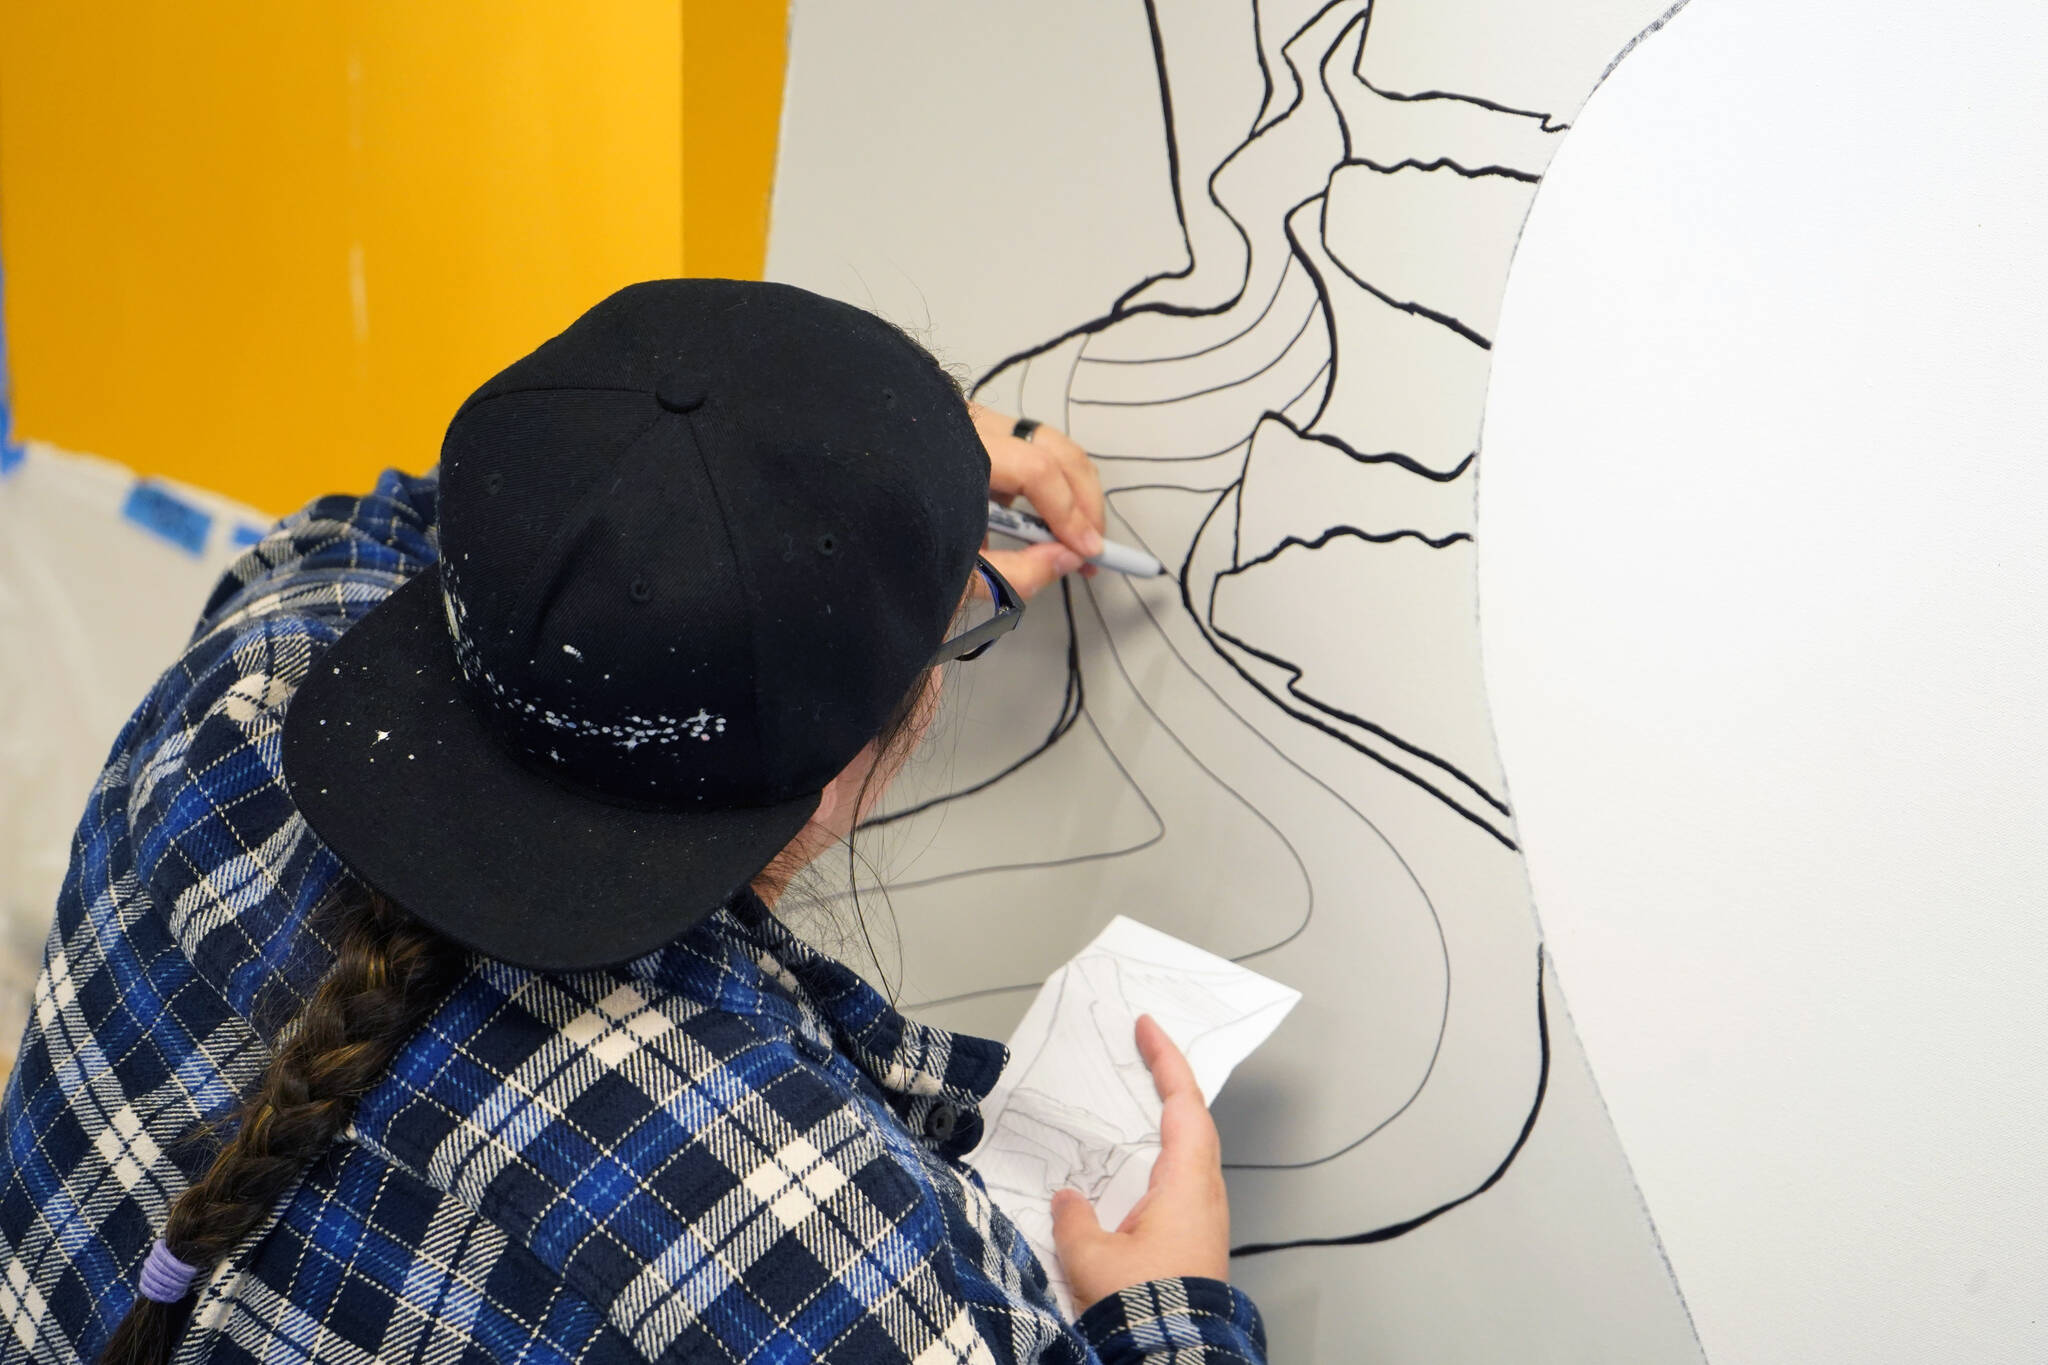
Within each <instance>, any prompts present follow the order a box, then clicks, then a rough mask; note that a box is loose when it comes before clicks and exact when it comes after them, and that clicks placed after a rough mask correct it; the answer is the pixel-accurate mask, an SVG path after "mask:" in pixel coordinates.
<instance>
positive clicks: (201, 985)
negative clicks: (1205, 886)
mask: <svg viewBox="0 0 2048 1365" xmlns="http://www.w3.org/2000/svg"><path fill="white" fill-rule="evenodd" d="M436 491H437V484H436V482H435V480H434V478H433V476H431V475H430V476H428V477H427V478H424V479H414V478H408V477H406V476H403V475H400V474H397V473H387V474H386V475H385V476H384V477H383V478H382V479H381V480H380V481H379V483H378V485H377V488H376V491H375V492H373V493H372V494H370V495H368V496H366V497H363V498H360V499H358V498H346V497H333V498H326V499H322V500H320V501H319V502H316V503H314V504H313V505H312V506H311V507H310V508H308V509H307V510H306V511H304V512H302V513H300V514H298V515H297V516H294V517H291V518H288V519H287V520H285V521H284V522H283V523H282V524H280V525H279V526H278V527H277V528H276V529H275V530H274V531H272V533H271V534H270V535H269V536H268V537H267V538H266V539H264V540H263V541H262V542H261V543H259V544H257V545H256V546H254V547H253V548H252V549H251V550H250V551H249V552H248V553H247V554H245V555H244V556H243V557H242V558H241V559H240V560H239V561H237V562H236V564H235V565H234V566H233V567H232V569H231V570H230V571H229V573H228V575H227V576H226V577H225V578H224V580H223V581H222V583H221V584H220V586H219V588H218V589H217V590H216V591H215V593H214V595H213V597H212V599H211V600H210V601H209V602H208V604H207V606H206V609H205V612H204V614H203V616H202V618H201V620H200V623H199V627H198V629H197V631H196V632H195V634H194V637H193V640H192V643H191V644H190V646H189V647H188V648H187V650H186V652H185V654H184V656H183V657H182V658H181V659H179V661H178V662H177V663H176V664H175V665H174V666H173V667H172V668H171V669H170V670H169V671H168V672H167V673H166V674H165V675H164V676H163V678H162V679H161V680H160V681H159V682H158V683H157V685H156V687H155V688H154V689H153V690H152V691H151V692H150V694H149V696H148V697H147V698H146V699H145V700H144V701H143V703H142V705H141V707H140V708H139V709H138V710H137V711H136V712H135V714H134V716H133V717H132V718H131V719H130V721H129V722H128V724H127V726H126V728H125V729H124V730H123V731H122V733H121V735H120V737H119V739H118V740H117V741H116V742H115V745H114V749H113V752H112V754H111V756H110V757H109V759H108V762H107V766H106V768H105V770H104V771H103V772H102V773H101V775H100V778H99V781H98V783H97V784H96V786H95V788H94V790H93V793H92V796H91V799H90V801H89V803H88V805H87V808H86V812H85V816H84V819H83V821H82V822H81V824H80V825H79V828H78V833H77V836H76V841H75V844H74V847H73V852H72V859H71V866H70V871H69V874H68V876H67V877H66V880H65V883H64V888H63V892H62V894H61V896H60V898H59V902H58V907H57V919H56V926H55V929H54V931H53V932H52V934H51V937H50V941H49V945H48V947H47V949H46V951H45V962H44V968H43V972H42V975H41V977H40V979H39V981H38V982H37V985H36V990H35V999H34V1005H33V1014H32V1017H31V1019H30V1021H29V1025H28V1030H27V1034H26V1037H25V1039H24V1041H23V1044H22V1047H21V1052H20V1057H19V1061H18V1063H17V1065H16V1067H15V1070H14V1073H13V1076H12V1077H11V1079H10V1081H9V1083H8V1086H7V1092H6V1100H5V1108H4V1113H0V1121H4V1125H5V1136H6V1147H5V1151H4V1152H0V1361H14V1360H22V1359H35V1360H44V1361H76V1360H79V1359H81V1358H89V1357H91V1356H92V1355H94V1354H95V1353H96V1352H97V1351H98V1349H99V1348H100V1346H101V1344H102V1343H103V1342H104V1341H105V1339H106V1337H107V1334H108V1333H109V1331H110V1330H111V1329H112V1327H113V1326H114V1324H115V1323H116V1322H117V1321H118V1320H119V1319H120V1317H121V1315H122V1314H123V1313H124V1312H125V1311H126V1310H127V1308H128V1305H129V1303H130V1301H131V1298H132V1296H133V1293H134V1290H133V1285H134V1283H135V1277H136V1274H137V1272H138V1270H139V1268H140V1266H141V1263H142V1261H143V1258H144V1256H145V1255H146V1253H147V1251H148V1248H149V1245H150V1243H151V1241H152V1239H153V1238H155V1236H156V1235H157V1233H158V1231H159V1230H160V1228H161V1227H162V1224H163V1219H164V1215H165V1212H166V1210H167V1209H168V1207H169V1205H170V1202H171V1201H172V1199H174V1198H175V1197H176V1196H177V1194H178V1193H179V1192H180V1191H181V1190H183V1189H184V1188H185V1187H186V1185H187V1183H188V1182H189V1181H190V1180H191V1179H192V1178H193V1177H194V1175H195V1174H196V1173H197V1172H198V1171H199V1170H200V1169H202V1168H203V1166H204V1164H205V1162H206V1160H207V1159H208V1157H209V1155H210V1153H209V1150H208V1149H207V1148H206V1146H205V1145H204V1144H203V1142H201V1141H200V1140H198V1139H196V1138H195V1137H194V1134H195V1131H197V1130H198V1129H199V1128H200V1126H201V1125H203V1124H205V1123H206V1122H208V1121H209V1120H215V1119H218V1118H220V1117H221V1116H222V1115H224V1114H226V1113H227V1112H228V1111H229V1110H230V1109H231V1108H232V1107H233V1105H234V1103H235V1100H236V1097H237V1095H238V1094H239V1093H240V1092H242V1091H244V1090H245V1089H247V1088H248V1087H249V1086H250V1085H251V1084H252V1083H253V1081H254V1079H255V1078H256V1076H257V1074H258V1073H259V1072H260V1071H261V1069H262V1068H263V1066H264V1065H265V1063H266V1061H267V1060H268V1058H269V1056H270V1049H271V1047H272V1046H273V1045H274V1043H275V1042H276V1039H277V1035H278V1031H279V1029H280V1028H281V1027H283V1026H284V1025H285V1022H286V1021H288V1020H289V1018H290V1017H291V1015H292V1014H293V1013H295V1011H296V1010H297V1008H298V1006H299V1005H300V1004H301V1003H302V1002H303V1000H304V999H305V997H306V996H307V995H308V994H309V993H310V990H311V988H312V986H313V985H314V984H315V983H316V982H317V981H318V979H319V977H320V976H321V975H322V973H323V972H324V971H325V970H326V968H327V966H328V965H329V963H330V962H331V961H332V949H331V946H330V945H329V944H328V943H327V942H325V941H323V940H322V938H321V936H320V931H319V919H318V917H317V916H316V915H315V914H314V912H315V911H316V910H317V909H318V908H319V907H320V906H321V905H322V904H323V903H324V902H325V900H326V899H327V897H328V895H329V892H330V891H331V889H332V888H333V887H334V885H335V883H336V881H337V880H338V878H339V877H340V876H341V875H342V872H341V868H340V866H339V864H338V863H337V862H336V860H335V858H334V857H333V855H332V854H331V853H329V852H328V851H327V850H326V849H325V848H324V847H323V846H322V845H321V844H320V843H319V841H318V840H317V839H315V838H314V837H313V836H312V834H311V833H310V831H309V830H308V829H307V827H306V824H305V822H304V820H303V819H302V818H301V817H300V816H299V815H298V813H297V811H296V810H295V809H294V808H293V806H292V803H291V801H290V799H289V798H288V796H287V795H286V792H285V787H284V784H283V781H282V779H281V776H280V772H279V758H278V740H279V730H280V727H281V722H282V716H283V712H284V708H285V705H286V703H287V702H288V701H289V699H290V697H291V696H292V694H293V692H294V690H295V689H296V687H297V685H298V684H299V682H300V681H301V680H302V679H303V678H304V677H305V676H306V675H307V672H308V671H309V670H310V669H311V668H313V667H315V666H317V664H318V662H319V658H320V654H321V651H322V650H323V649H324V648H325V647H326V646H327V645H328V644H330V643H332V642H333V641H334V640H335V639H336V638H338V637H339V636H340V635H341V633H342V632H343V631H345V630H346V629H347V628H348V627H349V625H350V624H351V623H352V622H354V621H355V620H357V619H359V618H360V617H361V616H362V615H363V614H364V613H365V612H367V611H368V610H369V609H370V608H371V607H373V606H374V605H375V604H376V603H377V602H379V601H380V600H382V599H383V597H384V596H385V595H386V594H387V593H389V592H390V591H391V590H392V589H393V588H395V587H397V586H398V585H399V584H400V583H401V582H403V581H404V580H405V579H406V578H407V577H409V576H410V575H412V574H414V573H417V572H418V571H420V569H422V568H423V567H425V566H426V565H428V564H430V563H432V562H433V560H434V558H435V555H436V546H435V538H434V512H435V497H436ZM1003 1061H1004V1053H1003V1049H1002V1048H1001V1046H1000V1045H998V1044H996V1043H992V1042H989V1041H987V1040H985V1039H979V1038H970V1037H966V1036H960V1035H954V1034H949V1033H946V1032H943V1031H941V1030H937V1029H933V1028H928V1027H924V1026H921V1025H919V1024H917V1023H915V1022H912V1021H910V1020H907V1019H905V1018H904V1017H902V1016H901V1015H900V1014H898V1013H897V1012H896V1011H894V1010H893V1009H891V1008H890V1007H889V1006H888V1005H887V1003H886V1002H884V1001H883V1000H882V999H881V998H880V997H879V996H878V995H877V994H876V993H875V992H874V991H873V990H872V989H870V988H869V987H868V986H867V985H866V984H865V983H864V982H862V981H861V980H860V979H859V978H858V977H857V976H856V975H854V974H853V973H852V972H851V971H849V970H848V969H847V968H845V967H844V966H842V965H840V964H838V963H836V962H833V961H832V960H830V959H829V958H826V957H823V956H821V955H820V954H818V953H816V952H814V951H812V950H811V949H809V948H808V947H806V946H805V945H804V944H802V943H801V942H800V941H798V940H797V939H795V938H794V937H793V936H792V935H791V934H789V933H788V932H787V931H786V930H785V929H784V928H783V927H782V926H781V925H779V924H778V923H777V922H776V921H775V920H774V918H773V917H772V916H771V915H769V914H768V913H767V911H766V909H765V908H764V907H763V906H762V905H761V904H760V902H759V901H758V900H754V899H753V898H752V897H751V895H750V894H749V895H743V896H742V897H740V898H738V899H736V900H735V901H734V902H733V903H732V904H731V905H729V906H727V907H726V908H725V909H723V910H721V911H720V912H719V913H718V914H716V915H715V916H713V917H712V918H711V919H710V920H709V921H707V922H705V923H704V924H703V925H701V926H699V927H698V928H697V929H696V930H694V931H692V932H691V933H690V934H688V935H687V936H686V937H684V938H683V939H681V940H679V941H678V942H676V943H675V944H673V945H671V946H669V947H667V948H664V949H662V950H660V951H658V952H656V953H653V954H650V955H649V956H647V957H645V958H641V959H639V960H637V961H635V962H632V963H629V964H627V965H626V966H623V967H620V968H616V969H612V970H607V971H600V972H585V973H578V974H559V975H550V974H542V973H536V972H531V971H526V970H521V969H516V968H513V967H509V966H506V965H504V964H502V963H498V962H494V961H492V960H489V959H485V958H476V959H474V960H473V961H472V963H471V966H470V969H469V971H468V973H467V975H466V977H465V978H464V980H463V981H462V983H461V985H460V986H459V987H458V988H457V989H456V990H455V991H454V993H453V994H452V996H451V997H450V998H449V999H448V1000H447V1002H446V1003H445V1005H443V1006H442V1007H441V1008H440V1009H439V1010H438V1012H437V1013H436V1014H435V1015H434V1016H433V1017H432V1019H431V1020H430V1021H429V1022H428V1023H427V1025H426V1026H425V1027H424V1028H423V1029H422V1030H421V1032H420V1033H419V1035H418V1036H417V1037H415V1038H414V1039H413V1040H412V1041H411V1042H410V1043H409V1044H408V1045H407V1046H405V1047H404V1048H403V1049H402V1050H401V1052H400V1053H399V1054H398V1056H397V1057H396V1059H395V1061H394V1063H393V1065H392V1067H391V1070H390V1074H389V1076H388V1077H387V1078H386V1079H385V1080H384V1081H383V1082H382V1083H381V1084H380V1085H378V1086H377V1087H376V1088H375V1089H374V1090H372V1091H371V1092H370V1093H369V1094H368V1095H367V1096H365V1097H364V1099H363V1101H362V1102H361V1104H360V1106H359V1108H358V1110H357V1113H356V1117H355V1121H354V1123H353V1125H352V1126H351V1127H350V1129H349V1130H348V1132H347V1133H346V1134H345V1136H344V1137H343V1138H342V1139H341V1140H338V1141H336V1142H335V1143H333V1144H332V1145H331V1146H330V1147H329V1149H328V1150H327V1151H326V1152H325V1153H324V1154H323V1155H322V1156H321V1157H320V1158H318V1159H317V1160H315V1161H314V1162H313V1163H311V1165H310V1166H308V1168H307V1169H306V1170H305V1172H304V1174H303V1176H302V1178H301V1180H300V1181H299V1183H298V1185H297V1186H296V1187H295V1188H294V1189H293V1190H292V1191H291V1192H290V1193H288V1194H287V1195H286V1196H285V1197H283V1198H282V1199H281V1200H280V1201H279V1202H278V1204H277V1206H276V1207H275V1208H274V1209H273V1210H272V1214H271V1218H270V1220H269V1222H268V1224H267V1225H265V1226H263V1227H260V1228H259V1229H258V1230H257V1231H256V1232H255V1233H254V1234H253V1235H252V1236H251V1237H250V1238H249V1239H248V1240H247V1242H246V1243H245V1244H244V1245H242V1246H241V1247H239V1248H238V1249H237V1250H236V1251H235V1253H234V1254H233V1255H231V1256H230V1257H229V1258H228V1259H227V1260H226V1261H225V1262H223V1263H222V1264H221V1265H220V1266H218V1267H216V1268H215V1269H214V1270H213V1271H212V1272H211V1274H210V1275H209V1276H208V1277H206V1278H204V1279H203V1280H202V1282H201V1283H200V1285H199V1286H198V1288H197V1301H196V1304H195V1305H194V1308H193V1312H192V1317H191V1319H190V1323H189V1325H188V1327H187V1328H186V1330H185V1332H184V1335H183V1337H182V1338H181V1340H180V1344H179V1348H178V1352H177V1359H178V1360H180V1361H185V1362H194V1361H258V1360H261V1361H291V1362H319V1363H321V1365H325V1363H327V1362H333V1363H334V1365H342V1363H343V1362H348V1363H349V1365H353V1363H354V1362H363V1361H371V1360H435V1361H449V1362H470V1361H509V1360H515V1359H516V1360H520V1361H532V1362H543V1361H642V1360H656V1361H764V1362H765V1361H776V1362H801V1361H814V1360H815V1361H832V1362H886V1361H915V1362H920V1363H921V1365H937V1363H938V1362H947V1363H964V1362H997V1361H1001V1362H1009V1361H1046V1362H1081V1361H1102V1362H1113V1363H1115V1365H1126V1363H1128V1362H1138V1361H1166V1360H1172V1361H1182V1362H1197V1361H1199V1362H1255V1361H1261V1360H1262V1359H1263V1357H1264V1338H1263V1331H1262V1328H1261V1325H1260V1322H1259V1318H1258V1313H1257V1310H1256V1309H1255V1308H1254V1307H1253V1306H1252V1304H1251V1302H1250V1300H1248V1299H1247V1298H1245V1297H1244V1296H1243V1295H1242V1294H1241V1293H1239V1292H1238V1291H1237V1290H1235V1289H1233V1288H1231V1287H1229V1286H1227V1285H1224V1284H1222V1283H1220V1282H1217V1281H1214V1280H1203V1279H1171V1280H1159V1281H1154V1282H1152V1283H1150V1284H1146V1285H1141V1286H1139V1287H1137V1288H1135V1289H1131V1290H1127V1291H1125V1292H1124V1293H1122V1294H1120V1295H1117V1296H1115V1297H1112V1298H1109V1299H1106V1300H1104V1301H1102V1302H1101V1303H1098V1304H1096V1305H1095V1306H1093V1307H1092V1308H1090V1309H1089V1310H1088V1311H1087V1312H1086V1313H1085V1314H1083V1315H1082V1317H1081V1319H1080V1321H1079V1323H1078V1324H1075V1325H1069V1324H1067V1323H1065V1322H1063V1321H1062V1320H1061V1318H1060V1317H1059V1315H1058V1312H1057V1310H1056V1309H1055V1308H1054V1306H1053V1304H1052V1302H1051V1300H1050V1298H1049V1297H1048V1295H1047V1292H1046V1284H1045V1275H1044V1271H1043V1270H1042V1268H1041V1267H1040V1266H1039V1264H1038V1263H1037V1261H1036V1260H1035V1258H1034V1257H1033V1255H1032V1253H1031V1251H1030V1249H1029V1247H1028V1246H1027V1245H1026V1244H1025V1242H1024V1240H1023V1239H1022V1238H1021V1237H1020V1236H1019V1235H1018V1234H1017V1231H1016V1229H1015V1228H1014V1227H1013V1226H1012V1225H1011V1223H1010V1222H1009V1220H1008V1219H1006V1218H1005V1217H1004V1216H1003V1215H1002V1214H1001V1212H1000V1211H998V1210H997V1209H996V1208H995V1207H994V1206H993V1205H992V1204H991V1203H990V1201H989V1198H988V1196H987V1194H986V1192H985V1191H984V1189H983V1188H982V1185H981V1183H980V1181H979V1179H978V1177H976V1176H975V1175H974V1174H973V1173H972V1172H970V1171H969V1170H967V1169H966V1168H965V1167H964V1166H962V1165H961V1164H960V1162H959V1157H960V1156H961V1155H962V1154H963V1153H964V1152H966V1151H968V1150H970V1149H971V1148H972V1147H973V1145H974V1143H975V1142H976V1141H977V1140H978V1138H979V1136H980V1131H981V1120H980V1118H979V1115H978V1112H977V1110H976V1105H977V1103H978V1102H979V1101H980V1100H981V1099H982V1098H983V1097H984V1096H985V1095H986V1093H987V1091H988V1088H989V1086H990V1085H991V1084H992V1083H993V1081H994V1080H995V1078H996V1076H997V1074H998V1073H999V1071H1000V1070H1001V1067H1002V1064H1003Z"/></svg>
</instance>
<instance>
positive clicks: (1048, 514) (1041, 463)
mask: <svg viewBox="0 0 2048 1365" xmlns="http://www.w3.org/2000/svg"><path fill="white" fill-rule="evenodd" d="M967 411H968V415H969V416H971V417H972V418H973V419H974V429H975V430H976V431H977V432H979V433H980V434H981V443H982V445H983V446H984V447H986V448H987V450H988V465H989V470H988V491H989V496H990V497H992V498H994V499H995V500H996V501H997V502H1000V503H1002V504H1003V505H1004V506H1005V507H1007V506H1009V505H1010V503H1011V502H1012V501H1014V500H1015V499H1016V498H1017V497H1018V496H1019V495H1020V494H1021V495H1022V496H1024V497H1026V498H1029V499H1030V500H1031V506H1032V507H1033V508H1034V509H1036V510H1037V512H1038V515H1039V516H1041V517H1044V518H1045V524H1046V525H1048V526H1050V527H1051V528H1052V531H1053V534H1054V535H1056V536H1058V537H1059V539H1058V540H1056V541H1051V542H1048V543H1047V544H1044V545H1030V546H1025V547H1024V548H1022V549H1016V550H990V549H987V548H986V545H984V548H983V551H982V553H983V554H985V555H986V556H987V557H988V561H989V563H991V564H993V565H995V566H996V572H998V573H1000V574H1001V575H1002V576H1003V577H1004V578H1006V579H1008V580H1009V582H1010V586H1011V587H1013V588H1015V589H1016V590H1017V592H1018V593H1019V594H1020V595H1021V596H1024V597H1030V596H1031V595H1032V594H1033V593H1035V592H1037V591H1038V590H1039V589H1040V588H1043V587H1045V586H1047V585H1048V584H1051V583H1055V582H1057V581H1058V580H1059V579H1060V578H1061V577H1062V576H1063V575H1066V574H1070V573H1072V572H1073V571H1074V570H1076V569H1080V570H1081V571H1082V572H1083V573H1085V574H1087V575H1088V576H1089V577H1093V576H1094V575H1095V566H1094V565H1093V564H1084V563H1082V561H1083V560H1084V559H1085V558H1087V557H1088V556H1090V555H1098V554H1101V553H1102V531H1103V525H1104V522H1103V517H1104V509H1103V501H1102V480H1101V479H1100V478H1099V477H1097V475H1096V473H1095V462H1094V461H1093V460H1091V459H1089V458H1088V452H1087V451H1085V450H1083V449H1081V447H1079V446H1077V445H1075V444H1074V443H1073V441H1071V440H1069V439H1068V437H1067V434H1066V433H1065V432H1063V431H1059V430H1056V429H1055V428H1053V427H1049V426H1045V425H1043V424H1041V425H1040V426H1039V428H1038V430H1037V431H1035V432H1033V433H1032V434H1031V439H1030V440H1028V441H1025V440H1021V439H1019V438H1018V437H1016V436H1014V435H1012V434H1011V429H1012V428H1013V427H1015V426H1016V425H1017V419H1016V418H1015V417H1012V416H1010V415H1009V414H1008V413H1002V412H997V411H996V410H995V409H994V408H985V407H983V406H981V405H980V404H979V403H969V404H968V405H967Z"/></svg>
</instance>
